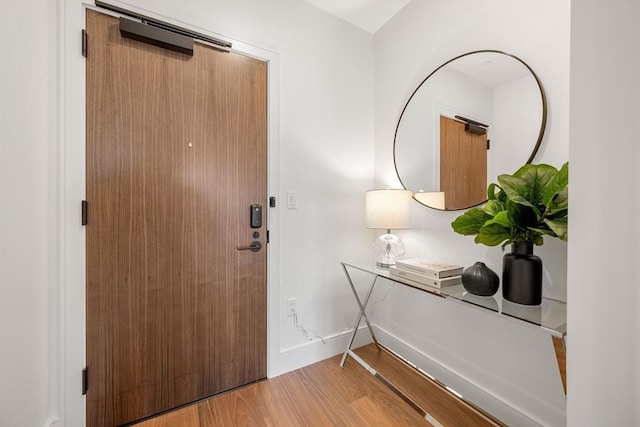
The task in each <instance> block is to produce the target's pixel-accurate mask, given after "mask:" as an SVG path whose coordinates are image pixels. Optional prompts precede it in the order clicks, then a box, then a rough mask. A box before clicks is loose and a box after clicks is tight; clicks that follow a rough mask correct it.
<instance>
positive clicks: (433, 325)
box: [375, 0, 570, 425]
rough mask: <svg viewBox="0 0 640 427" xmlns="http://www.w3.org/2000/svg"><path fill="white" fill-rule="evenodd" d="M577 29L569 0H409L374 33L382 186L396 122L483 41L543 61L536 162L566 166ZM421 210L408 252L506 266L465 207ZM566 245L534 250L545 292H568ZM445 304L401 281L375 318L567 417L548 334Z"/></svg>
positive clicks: (557, 420) (494, 387) (517, 401)
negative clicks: (542, 127) (543, 101)
mask: <svg viewBox="0 0 640 427" xmlns="http://www.w3.org/2000/svg"><path fill="white" fill-rule="evenodd" d="M569 31H570V3H569V2H568V1H566V0H565V1H554V2H540V1H511V2H504V1H475V2H469V1H413V2H410V3H409V4H408V5H407V6H406V7H405V8H404V9H402V10H401V11H400V12H399V13H398V14H397V15H396V16H395V17H394V18H393V19H392V20H391V21H390V22H389V23H388V24H387V25H385V26H384V27H383V28H382V29H381V30H380V31H378V32H377V33H376V34H375V76H376V81H375V87H376V92H375V97H376V99H375V102H376V111H375V114H376V120H375V125H376V145H375V148H376V151H375V165H376V170H375V173H376V184H377V186H379V187H382V186H397V185H398V182H397V178H396V176H395V171H394V167H393V163H392V162H393V153H392V149H393V132H394V130H395V126H396V121H397V119H398V116H399V114H400V112H401V110H402V107H403V106H404V103H405V102H406V100H407V99H408V97H409V95H410V94H411V92H412V91H413V90H414V89H415V87H416V86H417V84H419V83H420V82H421V81H422V79H423V78H424V77H425V76H427V75H428V74H429V73H430V72H431V71H433V70H434V69H435V68H436V67H437V66H439V65H440V64H442V63H443V62H445V61H447V60H449V59H451V58H453V57H455V56H457V55H460V54H462V53H465V52H469V51H473V50H478V49H497V50H502V51H505V52H508V53H512V54H514V55H516V56H518V57H520V58H521V59H522V60H524V61H525V62H526V63H528V64H529V66H530V67H532V69H533V70H535V72H536V73H537V74H538V76H539V78H540V79H541V81H542V84H543V86H544V87H545V89H546V92H547V97H548V101H549V112H548V114H549V116H548V117H549V121H548V126H547V130H546V134H545V138H544V140H543V143H542V146H541V148H540V150H539V152H538V155H537V157H536V159H535V160H534V162H536V163H540V162H545V163H550V164H553V165H556V166H560V165H561V164H562V163H564V162H565V161H567V160H568V151H569V139H568V137H569ZM534 143H535V141H531V144H534ZM413 213H414V228H413V229H412V230H408V231H403V232H400V233H398V234H399V235H400V236H401V238H403V240H404V242H405V245H406V247H407V256H426V257H430V258H432V259H439V260H442V261H449V262H454V263H459V264H462V265H471V264H472V263H473V262H474V261H477V260H483V261H485V262H487V264H488V265H489V266H490V267H491V268H493V269H494V270H495V271H497V272H499V273H500V271H501V258H502V252H501V251H500V249H499V248H487V247H484V246H481V245H476V244H474V243H473V239H472V238H469V237H464V236H460V235H457V234H455V233H454V232H453V231H452V230H451V226H450V223H451V221H453V219H455V217H456V216H458V215H459V214H461V212H441V211H434V210H431V209H427V208H425V207H422V206H419V205H417V204H415V207H414V212H413ZM566 251H567V246H566V244H565V243H563V242H559V241H552V240H550V239H546V241H545V245H544V246H543V247H540V248H536V253H537V254H538V255H540V256H541V257H542V258H543V260H544V265H545V270H544V272H545V278H544V283H543V285H544V294H545V295H546V296H552V297H556V298H560V299H565V298H566V260H567V255H566V253H567V252H566ZM388 302H391V304H389V303H388ZM445 304H446V302H443V301H441V300H439V299H436V298H429V297H428V296H424V297H423V296H416V295H415V293H414V292H411V291H409V290H406V289H401V288H398V287H396V288H394V289H392V290H391V291H390V293H389V295H388V296H387V304H380V305H378V306H377V307H376V323H377V324H378V325H379V326H380V327H381V328H384V329H385V330H387V331H388V332H390V333H391V334H392V335H394V336H395V337H396V338H399V339H400V340H404V341H406V342H408V343H410V344H411V345H412V346H413V347H414V348H415V349H416V350H418V351H419V352H420V353H421V354H423V355H425V356H427V357H428V358H430V359H431V360H434V361H436V362H437V363H439V364H440V365H444V366H445V367H446V368H447V369H448V370H449V371H451V372H454V373H455V374H457V375H458V376H459V377H462V378H464V379H465V380H466V381H468V382H469V383H471V384H472V385H473V386H476V387H478V388H480V389H482V390H484V391H485V392H487V393H489V394H491V395H493V396H495V397H497V398H498V399H499V400H501V401H503V402H506V403H507V404H509V405H511V406H513V407H514V408H516V409H517V410H518V411H520V412H521V413H522V414H523V415H524V416H525V417H528V418H529V419H531V420H533V421H534V422H538V423H542V424H544V425H563V424H564V420H565V399H564V396H563V394H562V386H561V383H560V379H559V375H558V373H557V369H556V366H555V359H554V354H553V349H552V347H551V340H550V338H549V336H547V335H545V334H544V333H541V332H538V331H534V330H531V329H528V328H518V327H514V326H513V325H512V324H508V325H507V324H504V322H500V321H497V320H496V319H494V318H492V317H490V316H486V315H485V314H482V313H476V312H468V311H464V310H457V309H456V308H453V309H452V308H451V307H450V304H447V305H445ZM495 410H496V411H499V410H500V408H496V409H495ZM505 416H507V415H505ZM523 422H524V421H523Z"/></svg>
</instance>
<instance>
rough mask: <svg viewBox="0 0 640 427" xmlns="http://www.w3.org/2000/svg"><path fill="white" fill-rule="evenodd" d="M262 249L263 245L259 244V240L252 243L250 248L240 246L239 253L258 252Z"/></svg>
mask: <svg viewBox="0 0 640 427" xmlns="http://www.w3.org/2000/svg"><path fill="white" fill-rule="evenodd" d="M260 249H262V243H260V242H258V241H257V240H254V241H253V242H251V244H250V245H249V246H238V250H239V251H252V252H258V251H259V250H260Z"/></svg>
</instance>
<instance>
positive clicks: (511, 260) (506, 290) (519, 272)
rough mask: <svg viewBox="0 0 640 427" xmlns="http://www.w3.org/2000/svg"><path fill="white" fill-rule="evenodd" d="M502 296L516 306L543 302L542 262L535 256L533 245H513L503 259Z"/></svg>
mask: <svg viewBox="0 0 640 427" xmlns="http://www.w3.org/2000/svg"><path fill="white" fill-rule="evenodd" d="M502 296H503V297H504V299H506V300H507V301H511V302H515V303H516V304H523V305H540V303H541V302H542V260H541V259H540V257H538V256H536V255H533V243H512V244H511V253H510V254H505V255H504V257H503V258H502Z"/></svg>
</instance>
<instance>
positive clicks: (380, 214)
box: [365, 190, 412, 267]
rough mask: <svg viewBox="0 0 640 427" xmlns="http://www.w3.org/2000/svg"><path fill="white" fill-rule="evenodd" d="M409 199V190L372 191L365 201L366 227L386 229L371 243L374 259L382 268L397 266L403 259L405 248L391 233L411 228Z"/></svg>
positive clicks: (368, 193) (410, 195) (410, 196)
mask: <svg viewBox="0 0 640 427" xmlns="http://www.w3.org/2000/svg"><path fill="white" fill-rule="evenodd" d="M411 199H412V193H411V191H408V190H371V191H367V194H366V199H365V212H366V219H365V222H366V227H367V228H381V229H386V230H387V232H386V234H383V235H381V236H380V237H378V238H377V239H376V240H375V241H374V243H373V256H374V258H375V260H376V263H377V264H378V265H379V266H381V267H389V266H391V265H394V264H395V263H396V258H397V257H399V256H402V255H404V244H403V243H402V241H401V240H400V238H398V236H396V235H394V234H391V230H403V229H407V228H411Z"/></svg>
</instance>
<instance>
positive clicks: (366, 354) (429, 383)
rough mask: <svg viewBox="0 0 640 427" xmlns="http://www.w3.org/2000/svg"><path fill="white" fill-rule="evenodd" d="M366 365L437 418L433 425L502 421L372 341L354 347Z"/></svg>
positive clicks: (487, 426) (476, 426)
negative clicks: (356, 347)
mask: <svg viewBox="0 0 640 427" xmlns="http://www.w3.org/2000/svg"><path fill="white" fill-rule="evenodd" d="M355 353H356V354H357V355H358V356H360V357H361V358H362V359H363V360H364V361H365V362H366V363H367V364H369V365H370V366H371V367H372V368H374V369H375V370H376V371H377V372H378V373H379V374H380V375H382V376H383V377H384V378H385V379H386V380H387V381H389V382H390V383H392V384H393V385H394V387H396V388H397V389H398V390H399V391H401V392H402V393H403V394H404V395H405V396H406V397H407V398H408V399H410V400H411V401H412V402H413V403H414V404H415V405H416V406H418V407H419V408H420V409H421V410H422V411H424V412H426V413H427V414H429V416H430V417H431V418H433V419H434V420H435V422H434V424H436V425H437V424H441V425H443V426H464V427H497V426H502V424H501V423H500V422H499V421H497V420H495V419H493V418H491V417H490V416H488V415H487V414H485V413H483V412H481V411H480V410H478V409H476V408H474V407H472V406H471V405H469V404H467V403H466V402H464V401H463V400H461V399H459V398H458V397H457V396H455V395H454V394H453V393H451V392H449V391H448V390H446V389H444V388H443V386H441V385H440V384H438V383H437V382H435V381H433V380H431V379H430V378H428V377H426V376H425V375H423V374H422V373H420V372H419V371H418V370H416V369H415V368H413V367H411V366H409V365H407V364H406V363H403V362H401V361H399V360H398V358H397V357H396V356H394V355H393V354H391V353H389V352H387V351H385V350H383V351H381V352H379V351H378V350H377V348H376V347H375V345H373V344H370V345H367V346H364V347H360V348H358V349H356V350H355ZM427 419H430V418H427Z"/></svg>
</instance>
